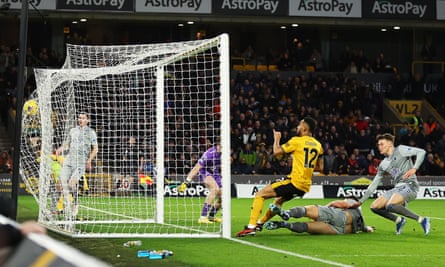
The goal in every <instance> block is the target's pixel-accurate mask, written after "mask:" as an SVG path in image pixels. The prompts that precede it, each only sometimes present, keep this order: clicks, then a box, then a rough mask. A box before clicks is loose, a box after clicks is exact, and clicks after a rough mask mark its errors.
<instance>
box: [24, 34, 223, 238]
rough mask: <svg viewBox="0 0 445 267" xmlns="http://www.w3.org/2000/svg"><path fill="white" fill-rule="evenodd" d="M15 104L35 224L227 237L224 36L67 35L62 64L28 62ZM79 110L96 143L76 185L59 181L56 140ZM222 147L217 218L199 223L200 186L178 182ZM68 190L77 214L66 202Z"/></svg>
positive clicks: (97, 232) (93, 232)
mask: <svg viewBox="0 0 445 267" xmlns="http://www.w3.org/2000/svg"><path fill="white" fill-rule="evenodd" d="M35 76H36V84H37V90H36V92H35V93H34V94H33V96H32V99H30V100H28V102H26V103H25V106H24V112H23V119H22V125H23V127H22V129H23V130H22V138H21V143H22V144H21V146H22V149H21V159H20V172H21V175H22V177H23V179H24V181H25V184H26V186H27V187H28V189H30V192H31V193H32V194H33V195H34V196H35V198H36V200H37V201H38V203H39V222H40V223H42V224H45V225H46V226H47V227H49V228H50V229H53V230H54V231H58V232H61V233H64V234H67V235H71V236H78V237H131V236H135V237H226V238H228V237H230V232H231V228H230V222H231V220H230V208H231V206H230V205H231V202H230V198H231V190H230V189H231V180H230V122H229V119H230V118H229V116H230V110H229V101H230V96H229V90H230V88H229V76H230V72H229V40H228V35H226V34H223V35H220V36H217V37H215V38H211V39H206V40H197V41H187V42H171V43H159V44H147V45H134V46H132V45H127V46H82V45H68V47H67V57H66V61H65V64H64V66H63V68H61V69H36V70H35ZM81 112H86V113H87V114H89V118H90V122H89V126H90V127H91V128H92V129H94V130H95V132H96V134H97V139H98V146H99V153H98V154H97V156H96V158H95V160H94V162H93V167H92V168H91V170H87V171H86V173H84V174H83V175H82V178H81V179H80V180H79V183H78V186H77V190H70V191H68V190H67V189H66V188H65V187H63V186H60V182H59V180H58V175H60V171H61V169H62V168H63V164H64V162H63V161H64V160H65V158H66V156H67V155H68V153H69V151H67V152H66V153H65V154H64V155H62V156H56V155H55V153H54V152H55V150H56V149H57V148H58V147H60V146H61V145H62V144H63V143H64V142H65V140H67V138H68V136H69V132H70V130H71V129H72V128H73V127H77V120H78V116H79V114H80V113H81ZM216 143H219V144H220V145H221V166H218V167H220V168H221V173H222V183H223V185H222V186H223V190H222V197H221V200H222V207H223V209H221V210H220V211H219V212H218V213H217V216H218V217H221V216H222V223H217V222H213V223H206V224H202V223H198V218H199V217H200V215H201V209H202V207H203V204H204V201H205V199H206V196H207V194H208V193H209V192H208V191H207V190H206V188H205V186H204V184H203V183H202V181H201V180H200V178H199V177H195V178H194V179H193V182H192V184H191V186H190V187H189V188H188V189H187V190H186V191H185V192H184V193H180V192H178V191H177V186H178V185H180V184H181V183H182V182H183V181H184V180H185V177H186V175H187V174H188V172H189V171H190V170H191V168H192V167H193V166H194V165H195V164H196V162H197V160H198V159H199V158H200V157H201V156H202V154H203V153H204V152H205V151H206V150H207V149H208V148H209V147H210V146H212V145H215V144H216ZM75 199H78V205H77V206H78V213H77V214H75V212H74V210H73V209H72V207H73V206H74V203H75Z"/></svg>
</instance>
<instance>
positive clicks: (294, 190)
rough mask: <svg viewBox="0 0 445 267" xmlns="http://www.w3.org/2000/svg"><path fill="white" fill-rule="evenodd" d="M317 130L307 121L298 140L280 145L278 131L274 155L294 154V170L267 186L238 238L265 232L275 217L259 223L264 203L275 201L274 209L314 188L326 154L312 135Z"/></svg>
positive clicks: (256, 196) (300, 125)
mask: <svg viewBox="0 0 445 267" xmlns="http://www.w3.org/2000/svg"><path fill="white" fill-rule="evenodd" d="M314 129H315V121H314V119H312V118H311V117H305V118H304V119H303V120H301V121H300V123H299V124H298V126H297V136H295V137H292V138H291V139H290V140H289V141H288V142H287V143H285V144H283V145H280V140H281V132H277V131H275V130H274V144H273V155H274V156H279V155H283V154H292V170H291V172H290V174H289V175H288V176H287V177H283V178H282V179H280V180H278V181H276V182H274V183H272V184H270V185H267V186H265V187H264V188H263V189H261V190H260V191H259V192H258V193H256V195H255V198H254V200H253V203H252V207H251V211H250V219H249V224H248V225H247V226H246V227H245V228H244V230H242V231H240V232H239V233H237V234H236V236H237V237H243V236H247V235H255V234H256V231H261V230H262V226H263V224H264V223H265V222H266V221H268V220H269V219H270V218H272V217H273V216H274V214H273V213H271V211H270V210H269V209H267V211H266V213H265V215H264V216H263V218H261V220H258V218H259V217H260V214H261V210H262V209H263V207H264V200H266V199H269V198H275V200H274V205H275V206H278V207H281V205H282V204H283V203H284V202H286V201H288V200H291V199H292V198H294V197H302V196H303V195H304V194H305V193H307V192H309V190H310V188H311V184H312V173H313V172H314V168H315V166H316V164H317V161H318V158H319V156H320V155H321V154H322V153H323V149H322V147H321V144H320V142H318V141H317V140H316V139H315V138H314V137H312V133H313V132H314Z"/></svg>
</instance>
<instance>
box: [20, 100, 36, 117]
mask: <svg viewBox="0 0 445 267" xmlns="http://www.w3.org/2000/svg"><path fill="white" fill-rule="evenodd" d="M23 111H24V112H25V113H26V114H27V115H28V116H34V115H36V114H37V112H39V104H38V103H37V101H36V100H35V99H31V100H28V101H26V102H25V104H24V105H23Z"/></svg>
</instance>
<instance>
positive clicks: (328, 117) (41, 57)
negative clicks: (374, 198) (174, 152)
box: [0, 45, 445, 175]
mask: <svg viewBox="0 0 445 267" xmlns="http://www.w3.org/2000/svg"><path fill="white" fill-rule="evenodd" d="M296 49H297V48H296ZM296 51H297V50H296ZM292 53H294V54H295V53H297V52H295V51H294V52H292ZM292 53H291V54H292ZM360 55H362V51H358V52H357V53H353V54H347V55H344V54H342V57H341V60H340V61H341V62H342V64H343V65H342V67H341V68H343V66H344V67H345V68H349V72H344V71H342V72H335V73H334V72H330V73H328V72H317V70H319V69H318V68H315V71H314V72H294V73H293V74H292V75H287V76H285V75H282V72H280V71H277V72H233V73H232V77H231V81H230V92H231V101H230V110H231V114H230V118H231V156H232V173H233V174H275V175H277V174H278V175H279V174H283V175H284V174H287V173H288V172H289V170H290V168H291V166H290V163H291V160H289V159H288V158H285V157H283V158H280V159H275V158H273V157H272V156H271V154H272V143H273V134H272V130H273V129H277V130H280V131H282V136H283V138H282V141H283V142H285V141H287V140H288V139H289V138H290V137H291V136H292V135H293V134H295V127H296V125H297V124H298V122H299V120H301V119H302V118H303V117H304V116H306V115H310V116H312V117H314V118H315V119H316V121H317V122H318V125H317V131H316V136H315V137H316V138H317V139H318V140H319V141H320V142H321V143H322V145H323V149H324V151H325V153H324V155H323V160H322V162H323V167H322V169H320V170H318V171H319V172H320V173H321V174H325V175H367V174H369V175H373V174H375V171H376V170H375V168H376V166H377V165H378V162H379V160H380V159H381V155H379V152H378V150H377V149H376V142H375V137H376V135H377V134H381V133H384V132H391V133H394V134H396V136H397V142H398V143H400V144H407V145H411V146H417V147H420V148H424V149H425V150H426V151H427V158H426V160H425V163H424V164H423V166H422V169H421V170H419V174H420V175H445V166H444V165H445V164H444V162H445V131H444V129H442V128H441V127H440V125H439V124H438V123H437V122H436V121H435V120H434V118H417V120H415V122H413V121H407V122H406V124H405V125H404V127H401V128H400V129H399V128H394V127H392V125H390V124H388V122H384V121H382V105H383V100H384V98H392V99H421V98H422V97H425V98H427V99H428V100H430V102H431V103H432V104H434V105H436V108H437V110H438V111H439V112H440V113H441V115H442V116H444V115H445V112H443V110H444V108H443V103H441V102H440V101H438V99H439V100H440V99H443V97H442V96H443V95H439V96H438V95H432V94H430V95H423V93H422V92H423V90H421V89H419V88H420V86H422V85H423V81H422V78H421V77H418V76H416V77H414V78H413V79H410V80H409V81H405V80H402V79H401V76H400V75H399V74H397V73H395V74H394V76H393V78H392V79H391V80H390V81H389V82H388V84H386V85H385V86H386V88H387V90H383V91H382V90H378V89H376V88H374V87H373V86H370V85H369V84H367V83H366V82H364V81H360V80H358V79H356V78H351V77H350V76H349V75H348V74H349V73H351V71H350V69H351V64H352V63H354V64H355V65H357V63H356V62H360V63H359V64H358V65H359V68H358V70H360V71H361V69H362V68H365V65H367V64H368V63H369V62H362V61H363V60H361V59H360V58H362V59H363V58H364V57H360ZM378 57H383V58H384V54H383V53H381V54H379V56H378ZM62 58H63V57H61V56H60V55H56V54H55V53H49V52H48V51H47V50H46V49H42V50H41V51H40V52H39V53H38V54H34V53H33V51H32V49H31V48H29V49H28V53H27V66H28V67H30V68H32V67H38V66H45V67H60V66H61V65H62V63H63V61H62ZM301 60H303V62H299V61H290V62H289V63H288V64H289V67H290V68H291V69H292V70H295V68H297V67H298V66H300V65H301V64H303V65H305V66H307V65H311V64H312V63H311V62H310V60H311V57H307V58H304V59H301ZM381 60H383V59H381ZM17 62H18V55H17V51H16V49H15V48H14V47H8V46H5V45H0V94H1V96H0V101H1V105H0V106H1V107H2V108H1V110H0V112H1V118H2V121H3V122H4V123H6V121H7V116H8V110H9V109H10V108H13V109H14V108H15V106H16V104H15V88H16V83H17ZM293 64H299V65H298V66H297V67H295V68H294V67H292V66H293ZM314 66H315V65H314ZM300 67H301V66H300ZM300 67H298V68H297V69H298V70H299V68H300ZM320 70H321V69H320ZM369 72H371V71H369ZM382 72H383V71H382ZM29 73H32V71H29ZM288 73H289V72H288ZM442 84H443V82H442V81H439V85H438V86H439V90H437V91H438V94H443V92H442V91H445V86H442ZM34 88H35V82H34V79H33V78H32V75H31V76H30V78H29V79H28V80H27V83H26V85H25V96H28V95H29V94H30V93H31V92H32V91H33V90H34ZM419 91H420V92H421V93H418V92H419ZM413 120H414V118H413ZM93 126H94V125H93ZM168 145H174V144H168ZM189 160H190V161H191V160H193V158H192V159H189ZM185 165H189V166H192V165H193V163H191V162H190V164H185ZM188 171H189V170H187V169H184V173H187V172H188Z"/></svg>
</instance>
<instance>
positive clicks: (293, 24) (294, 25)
mask: <svg viewBox="0 0 445 267" xmlns="http://www.w3.org/2000/svg"><path fill="white" fill-rule="evenodd" d="M291 26H292V27H294V28H296V27H298V26H300V25H298V23H292V25H291Z"/></svg>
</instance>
